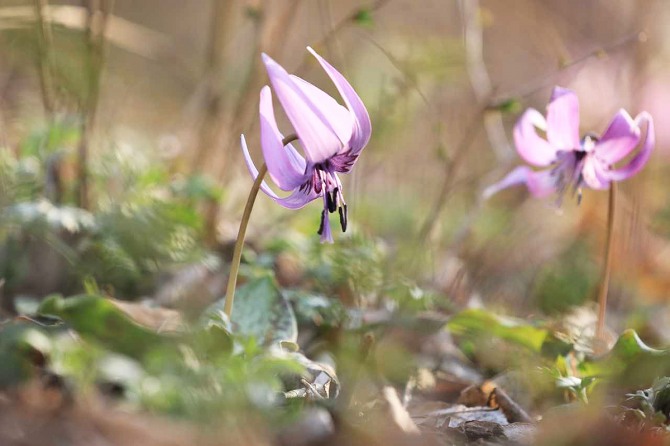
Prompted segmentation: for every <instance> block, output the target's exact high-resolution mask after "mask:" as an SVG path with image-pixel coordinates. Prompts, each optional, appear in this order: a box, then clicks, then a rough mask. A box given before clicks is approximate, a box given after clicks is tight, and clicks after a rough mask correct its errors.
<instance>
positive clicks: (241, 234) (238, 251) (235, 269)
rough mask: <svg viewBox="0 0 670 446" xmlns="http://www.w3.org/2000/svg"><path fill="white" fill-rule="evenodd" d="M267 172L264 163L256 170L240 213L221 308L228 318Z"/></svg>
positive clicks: (290, 140)
mask: <svg viewBox="0 0 670 446" xmlns="http://www.w3.org/2000/svg"><path fill="white" fill-rule="evenodd" d="M296 139H298V137H297V136H296V135H295V134H292V135H289V136H287V137H286V138H284V139H283V140H282V144H283V145H286V144H289V143H291V142H293V141H295V140H296ZM267 172H268V167H267V165H266V164H265V163H263V165H262V166H261V168H260V169H258V176H257V177H256V180H255V181H254V184H253V186H251V190H250V191H249V197H248V198H247V204H246V205H245V206H244V212H243V213H242V220H241V221H240V229H239V230H238V231H237V240H236V241H235V249H234V251H233V260H232V261H231V263H230V273H229V275H228V286H227V287H226V303H225V305H224V307H223V311H224V312H225V313H226V316H228V318H230V317H231V315H232V314H233V301H234V300H235V287H236V286H237V274H238V273H239V271H240V261H241V260H242V247H243V246H244V238H245V237H246V235H247V226H248V225H249V217H250V216H251V210H252V209H253V208H254V202H255V201H256V196H257V195H258V191H259V189H260V188H261V183H262V182H263V179H264V178H265V174H266V173H267Z"/></svg>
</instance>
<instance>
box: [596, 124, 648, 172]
mask: <svg viewBox="0 0 670 446" xmlns="http://www.w3.org/2000/svg"><path fill="white" fill-rule="evenodd" d="M643 122H646V123H647V135H646V137H645V140H644V144H642V148H641V149H640V151H639V152H638V153H637V155H635V157H634V158H633V159H632V160H631V161H630V163H628V165H626V166H625V167H622V168H621V169H616V170H611V171H609V172H607V176H608V178H609V179H610V180H612V181H621V180H625V179H627V178H630V177H632V176H633V175H635V174H636V173H638V172H639V171H640V170H642V168H643V167H644V165H645V164H647V161H649V156H651V151H652V150H653V149H654V145H655V144H656V134H655V133H654V120H653V119H652V117H651V115H650V114H649V113H647V112H642V113H640V114H639V115H637V117H636V118H635V124H636V125H637V126H638V127H639V126H640V125H641V124H642V123H643Z"/></svg>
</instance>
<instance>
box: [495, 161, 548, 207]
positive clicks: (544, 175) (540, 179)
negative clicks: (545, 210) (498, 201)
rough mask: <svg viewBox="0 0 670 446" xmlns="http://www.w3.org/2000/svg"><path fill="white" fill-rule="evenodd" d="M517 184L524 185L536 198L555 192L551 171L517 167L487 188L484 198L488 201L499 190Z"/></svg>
mask: <svg viewBox="0 0 670 446" xmlns="http://www.w3.org/2000/svg"><path fill="white" fill-rule="evenodd" d="M517 184H525V185H526V187H528V191H529V192H530V193H531V194H532V195H533V196H535V197H537V198H543V197H547V196H549V195H551V194H553V193H554V192H556V185H555V181H554V178H553V177H552V175H551V170H541V171H539V172H535V171H533V170H532V169H530V168H528V167H526V166H519V167H517V168H516V169H514V170H513V171H511V172H510V173H508V174H507V176H506V177H505V178H503V179H502V180H501V181H499V182H497V183H495V184H493V185H491V186H489V187H487V188H486V190H484V194H483V195H484V198H485V199H488V198H489V197H491V196H492V195H494V194H497V193H498V192H500V191H501V190H503V189H506V188H508V187H510V186H514V185H517Z"/></svg>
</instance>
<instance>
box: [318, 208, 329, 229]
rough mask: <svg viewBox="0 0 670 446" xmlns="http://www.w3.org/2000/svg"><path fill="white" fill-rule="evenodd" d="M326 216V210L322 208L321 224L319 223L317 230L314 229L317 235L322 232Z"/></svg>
mask: <svg viewBox="0 0 670 446" xmlns="http://www.w3.org/2000/svg"><path fill="white" fill-rule="evenodd" d="M326 218H328V215H326V210H325V209H324V210H323V211H321V224H320V225H319V230H318V231H316V233H317V234H319V235H322V234H323V226H324V225H325V224H326Z"/></svg>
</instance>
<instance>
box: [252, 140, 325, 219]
mask: <svg viewBox="0 0 670 446" xmlns="http://www.w3.org/2000/svg"><path fill="white" fill-rule="evenodd" d="M240 142H241V145H242V153H243V154H244V160H245V162H246V163H247V168H248V169H249V173H251V177H252V178H253V179H254V181H256V178H257V177H258V169H256V166H255V165H254V162H253V160H252V159H251V155H249V149H248V147H247V141H246V139H245V138H244V135H241V137H240ZM261 190H262V191H263V192H264V193H265V194H266V195H267V196H269V197H270V198H272V199H273V200H274V201H276V202H277V203H278V204H280V205H281V206H284V207H285V208H288V209H300V208H301V207H303V206H305V205H306V204H307V203H309V202H310V201H313V200H315V199H316V198H318V197H319V194H317V193H315V192H314V190H313V189H311V188H310V190H309V191H308V192H304V191H303V190H301V189H296V190H295V191H294V192H293V193H292V194H291V195H289V196H288V197H286V198H281V197H280V196H278V195H277V194H275V193H274V192H273V191H272V189H270V187H269V186H268V185H267V183H266V182H265V181H263V182H261Z"/></svg>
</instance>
